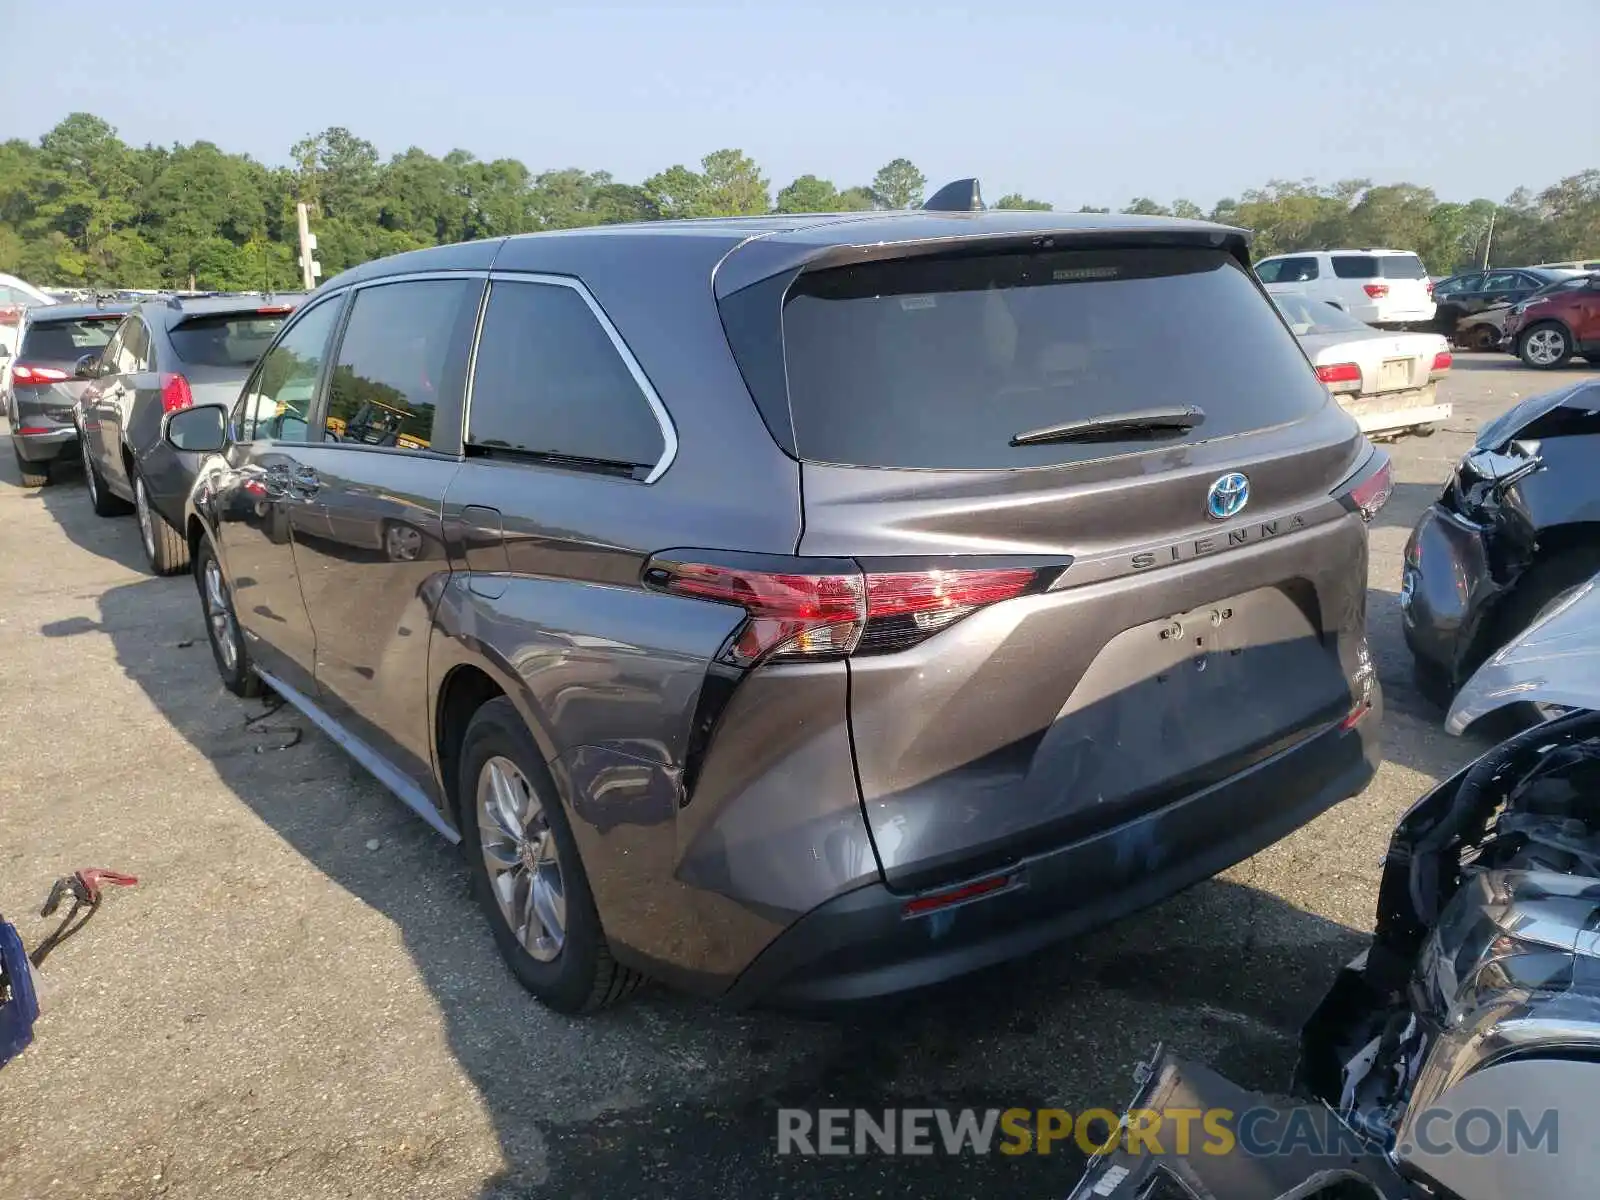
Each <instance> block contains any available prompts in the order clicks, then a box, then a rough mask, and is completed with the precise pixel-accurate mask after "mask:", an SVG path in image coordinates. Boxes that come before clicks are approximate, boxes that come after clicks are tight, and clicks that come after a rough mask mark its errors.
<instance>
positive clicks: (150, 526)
mask: <svg viewBox="0 0 1600 1200" xmlns="http://www.w3.org/2000/svg"><path fill="white" fill-rule="evenodd" d="M133 511H134V512H135V513H136V514H138V517H139V541H140V542H141V543H142V544H143V546H144V556H145V558H146V559H148V560H149V563H150V569H151V570H152V571H154V572H155V573H156V574H157V575H176V574H178V572H180V571H183V570H186V569H187V568H188V566H189V543H188V542H187V541H186V540H184V536H183V535H182V534H181V533H179V532H178V531H177V530H176V529H174V528H173V527H172V526H171V525H170V524H168V523H167V519H166V518H165V517H163V516H162V515H161V514H160V513H159V512H157V511H156V510H155V507H154V506H153V505H152V504H151V503H150V493H149V491H148V490H146V488H145V486H144V476H142V475H140V474H139V473H138V472H135V473H134V476H133Z"/></svg>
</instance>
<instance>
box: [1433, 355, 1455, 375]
mask: <svg viewBox="0 0 1600 1200" xmlns="http://www.w3.org/2000/svg"><path fill="white" fill-rule="evenodd" d="M1453 362H1455V359H1454V358H1452V357H1451V355H1450V351H1448V350H1441V351H1439V353H1437V354H1435V355H1434V356H1433V366H1431V367H1429V368H1428V373H1429V374H1430V375H1442V374H1443V373H1444V372H1446V371H1448V370H1449V369H1450V364H1451V363H1453Z"/></svg>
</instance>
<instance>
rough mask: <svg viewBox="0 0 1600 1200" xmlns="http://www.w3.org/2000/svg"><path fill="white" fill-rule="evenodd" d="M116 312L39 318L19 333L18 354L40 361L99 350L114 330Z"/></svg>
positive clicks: (72, 359) (71, 358) (118, 318)
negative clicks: (68, 317)
mask: <svg viewBox="0 0 1600 1200" xmlns="http://www.w3.org/2000/svg"><path fill="white" fill-rule="evenodd" d="M121 320H122V316H121V315H120V314H118V313H107V314H106V315H105V316H103V317H80V318H79V319H77V320H75V321H40V322H36V323H32V324H30V325H29V326H28V329H27V332H25V333H24V334H23V335H22V349H21V350H20V351H19V352H18V355H17V357H19V358H31V359H36V360H39V361H53V362H77V361H78V359H80V358H82V357H83V356H84V355H85V354H88V353H90V352H91V351H94V350H99V349H100V348H101V347H103V346H104V345H105V344H106V343H107V342H109V341H110V340H111V335H112V334H113V333H115V332H116V331H117V322H119V321H121Z"/></svg>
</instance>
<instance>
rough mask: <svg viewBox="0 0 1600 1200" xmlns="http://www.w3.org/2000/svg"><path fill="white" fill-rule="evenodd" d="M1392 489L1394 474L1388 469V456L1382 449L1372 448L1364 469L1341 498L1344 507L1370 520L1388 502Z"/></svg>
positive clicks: (1363, 518) (1365, 519)
mask: <svg viewBox="0 0 1600 1200" xmlns="http://www.w3.org/2000/svg"><path fill="white" fill-rule="evenodd" d="M1393 491H1394V475H1393V472H1392V471H1391V470H1390V466H1389V456H1388V455H1387V454H1385V453H1384V452H1383V451H1382V450H1374V451H1373V454H1372V457H1371V458H1369V459H1368V460H1367V468H1366V470H1365V471H1363V472H1362V474H1361V475H1360V477H1359V478H1357V479H1356V481H1355V482H1354V483H1352V484H1351V485H1350V489H1349V490H1348V491H1347V492H1345V494H1344V495H1343V496H1342V497H1341V499H1342V500H1343V501H1344V503H1345V505H1346V507H1348V508H1350V509H1351V510H1353V511H1355V512H1358V513H1360V514H1361V519H1362V520H1364V521H1370V520H1372V518H1373V517H1375V516H1377V515H1378V510H1379V509H1381V508H1382V507H1383V506H1384V505H1385V504H1387V503H1388V502H1389V496H1390V494H1391V493H1392V492H1393Z"/></svg>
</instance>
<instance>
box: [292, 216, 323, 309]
mask: <svg viewBox="0 0 1600 1200" xmlns="http://www.w3.org/2000/svg"><path fill="white" fill-rule="evenodd" d="M294 212H295V216H296V218H298V220H299V222H300V279H301V282H303V283H304V284H305V288H306V291H308V292H309V291H310V290H311V289H312V288H313V287H315V286H316V280H317V277H318V276H320V275H321V274H322V264H321V263H319V262H318V261H317V260H316V259H315V258H314V257H313V255H314V254H315V252H316V249H317V235H316V234H314V233H312V232H311V216H310V213H309V211H308V210H307V208H306V206H305V202H304V201H302V202H301V203H299V204H296V205H295V206H294Z"/></svg>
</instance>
